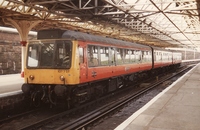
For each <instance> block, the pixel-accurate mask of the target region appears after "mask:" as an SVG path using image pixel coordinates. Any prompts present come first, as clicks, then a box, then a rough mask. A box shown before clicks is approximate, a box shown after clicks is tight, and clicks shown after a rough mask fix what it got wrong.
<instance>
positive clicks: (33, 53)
mask: <svg viewBox="0 0 200 130" xmlns="http://www.w3.org/2000/svg"><path fill="white" fill-rule="evenodd" d="M38 52H39V47H38V46H36V45H30V46H29V47H28V59H27V60H28V62H27V65H28V67H37V66H38Z"/></svg>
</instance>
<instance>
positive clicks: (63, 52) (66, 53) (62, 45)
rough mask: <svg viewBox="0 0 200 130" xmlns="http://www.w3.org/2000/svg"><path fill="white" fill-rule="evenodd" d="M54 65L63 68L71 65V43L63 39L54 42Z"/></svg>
mask: <svg viewBox="0 0 200 130" xmlns="http://www.w3.org/2000/svg"><path fill="white" fill-rule="evenodd" d="M55 65H56V66H57V67H63V68H69V67H70V66H71V44H69V43H67V42H65V41H63V42H58V43H56V55H55Z"/></svg>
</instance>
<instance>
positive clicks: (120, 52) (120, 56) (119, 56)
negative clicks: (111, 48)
mask: <svg viewBox="0 0 200 130" xmlns="http://www.w3.org/2000/svg"><path fill="white" fill-rule="evenodd" d="M123 52H124V50H123V49H122V48H117V49H116V57H117V59H116V63H117V64H118V65H121V64H123V62H124V59H123V57H124V55H123Z"/></svg>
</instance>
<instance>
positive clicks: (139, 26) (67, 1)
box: [0, 0, 200, 50]
mask: <svg viewBox="0 0 200 130" xmlns="http://www.w3.org/2000/svg"><path fill="white" fill-rule="evenodd" d="M199 6H200V0H0V14H1V15H0V26H10V24H9V21H8V19H13V20H27V21H35V20H40V21H41V23H40V24H38V25H37V26H35V27H33V29H32V30H35V31H37V30H40V29H46V28H62V29H70V30H78V31H81V32H88V33H92V34H97V35H102V36H108V37H111V38H116V39H122V40H126V41H131V42H138V43H142V44H148V45H153V46H159V47H180V48H191V49H197V50H199V49H200V20H199V10H200V7H199Z"/></svg>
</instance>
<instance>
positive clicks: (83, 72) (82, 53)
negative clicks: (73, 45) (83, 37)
mask: <svg viewBox="0 0 200 130" xmlns="http://www.w3.org/2000/svg"><path fill="white" fill-rule="evenodd" d="M78 52H79V65H80V82H81V83H83V82H86V81H87V79H88V67H87V59H86V53H87V52H86V44H85V43H84V42H79V45H78Z"/></svg>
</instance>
